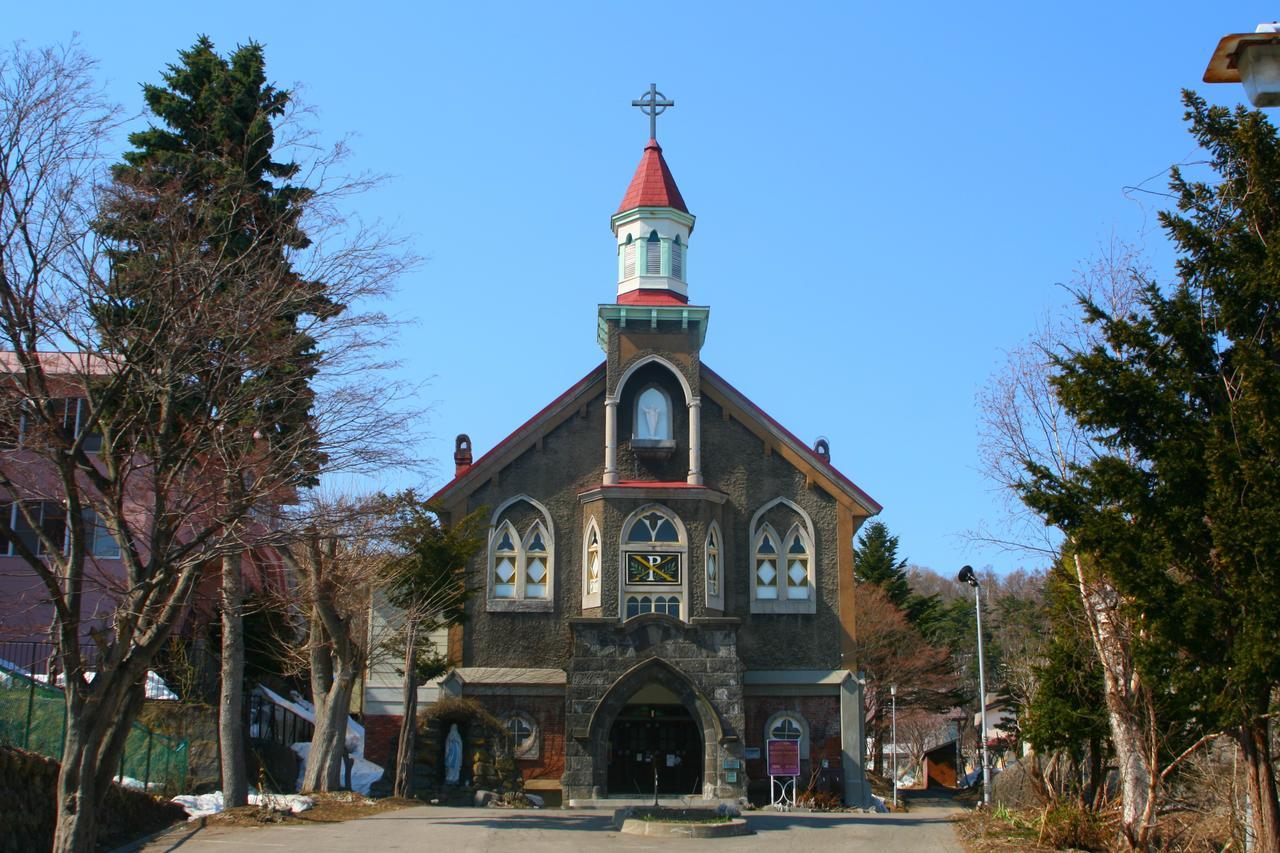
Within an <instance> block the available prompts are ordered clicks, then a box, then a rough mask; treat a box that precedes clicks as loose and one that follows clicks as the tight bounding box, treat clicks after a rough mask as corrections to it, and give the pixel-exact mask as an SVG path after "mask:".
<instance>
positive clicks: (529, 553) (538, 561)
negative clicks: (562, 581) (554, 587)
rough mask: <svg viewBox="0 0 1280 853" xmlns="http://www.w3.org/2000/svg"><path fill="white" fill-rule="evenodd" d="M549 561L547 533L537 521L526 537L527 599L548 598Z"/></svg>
mask: <svg viewBox="0 0 1280 853" xmlns="http://www.w3.org/2000/svg"><path fill="white" fill-rule="evenodd" d="M547 561H548V556H547V532H546V531H545V530H543V528H542V524H541V523H539V522H536V521H535V522H534V523H533V526H532V527H530V528H529V532H528V533H527V534H525V537H524V595H525V598H546V597H547V575H548V573H549V569H548V567H547Z"/></svg>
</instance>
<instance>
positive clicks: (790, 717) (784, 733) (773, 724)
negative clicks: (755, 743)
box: [764, 711, 809, 760]
mask: <svg viewBox="0 0 1280 853" xmlns="http://www.w3.org/2000/svg"><path fill="white" fill-rule="evenodd" d="M764 737H765V740H796V741H799V742H800V745H799V746H800V758H801V759H802V760H803V759H806V758H808V757H809V723H808V721H807V720H805V718H804V717H803V716H801V715H800V714H799V713H797V712H795V711H779V712H778V713H776V714H774V715H773V716H772V717H770V718H769V721H768V722H767V723H766V724H765V727H764Z"/></svg>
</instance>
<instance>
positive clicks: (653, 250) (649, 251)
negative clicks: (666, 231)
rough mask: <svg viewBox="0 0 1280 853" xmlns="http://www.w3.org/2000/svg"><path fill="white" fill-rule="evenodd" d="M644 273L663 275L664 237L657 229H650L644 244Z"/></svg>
mask: <svg viewBox="0 0 1280 853" xmlns="http://www.w3.org/2000/svg"><path fill="white" fill-rule="evenodd" d="M644 274H645V275H662V239H661V238H660V237H658V232H657V231H650V232H649V239H648V240H646V241H645V244H644Z"/></svg>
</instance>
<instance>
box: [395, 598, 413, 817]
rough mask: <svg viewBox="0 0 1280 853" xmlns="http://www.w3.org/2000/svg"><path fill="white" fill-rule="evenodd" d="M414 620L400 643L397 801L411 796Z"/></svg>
mask: <svg viewBox="0 0 1280 853" xmlns="http://www.w3.org/2000/svg"><path fill="white" fill-rule="evenodd" d="M417 639H418V625H417V620H414V619H410V620H409V624H408V625H407V626H406V628H405V640H404V700H403V701H402V703H401V707H400V739H399V741H398V743H397V746H396V783H395V788H394V790H393V793H394V794H395V796H397V797H406V798H407V797H412V796H413V765H414V758H415V754H416V745H415V743H414V741H415V740H416V735H417V732H418V667H417V666H415V664H416V662H417V649H416V648H415V646H416V645H417Z"/></svg>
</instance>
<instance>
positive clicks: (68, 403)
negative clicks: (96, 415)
mask: <svg viewBox="0 0 1280 853" xmlns="http://www.w3.org/2000/svg"><path fill="white" fill-rule="evenodd" d="M53 402H54V406H55V409H54V414H55V416H57V414H58V411H57V407H60V408H61V409H62V412H61V415H62V434H63V436H65V437H66V439H67V440H68V441H72V440H74V439H75V438H76V436H78V435H80V434H81V433H82V432H85V430H86V429H87V427H88V420H89V416H90V414H91V411H90V409H89V401H88V400H86V399H84V398H83V397H69V398H66V399H63V400H54V401H53ZM83 447H84V451H85V453H98V452H99V451H101V450H102V433H100V432H98V431H97V430H92V431H90V432H88V433H87V434H86V435H85V436H84V442H83Z"/></svg>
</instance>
